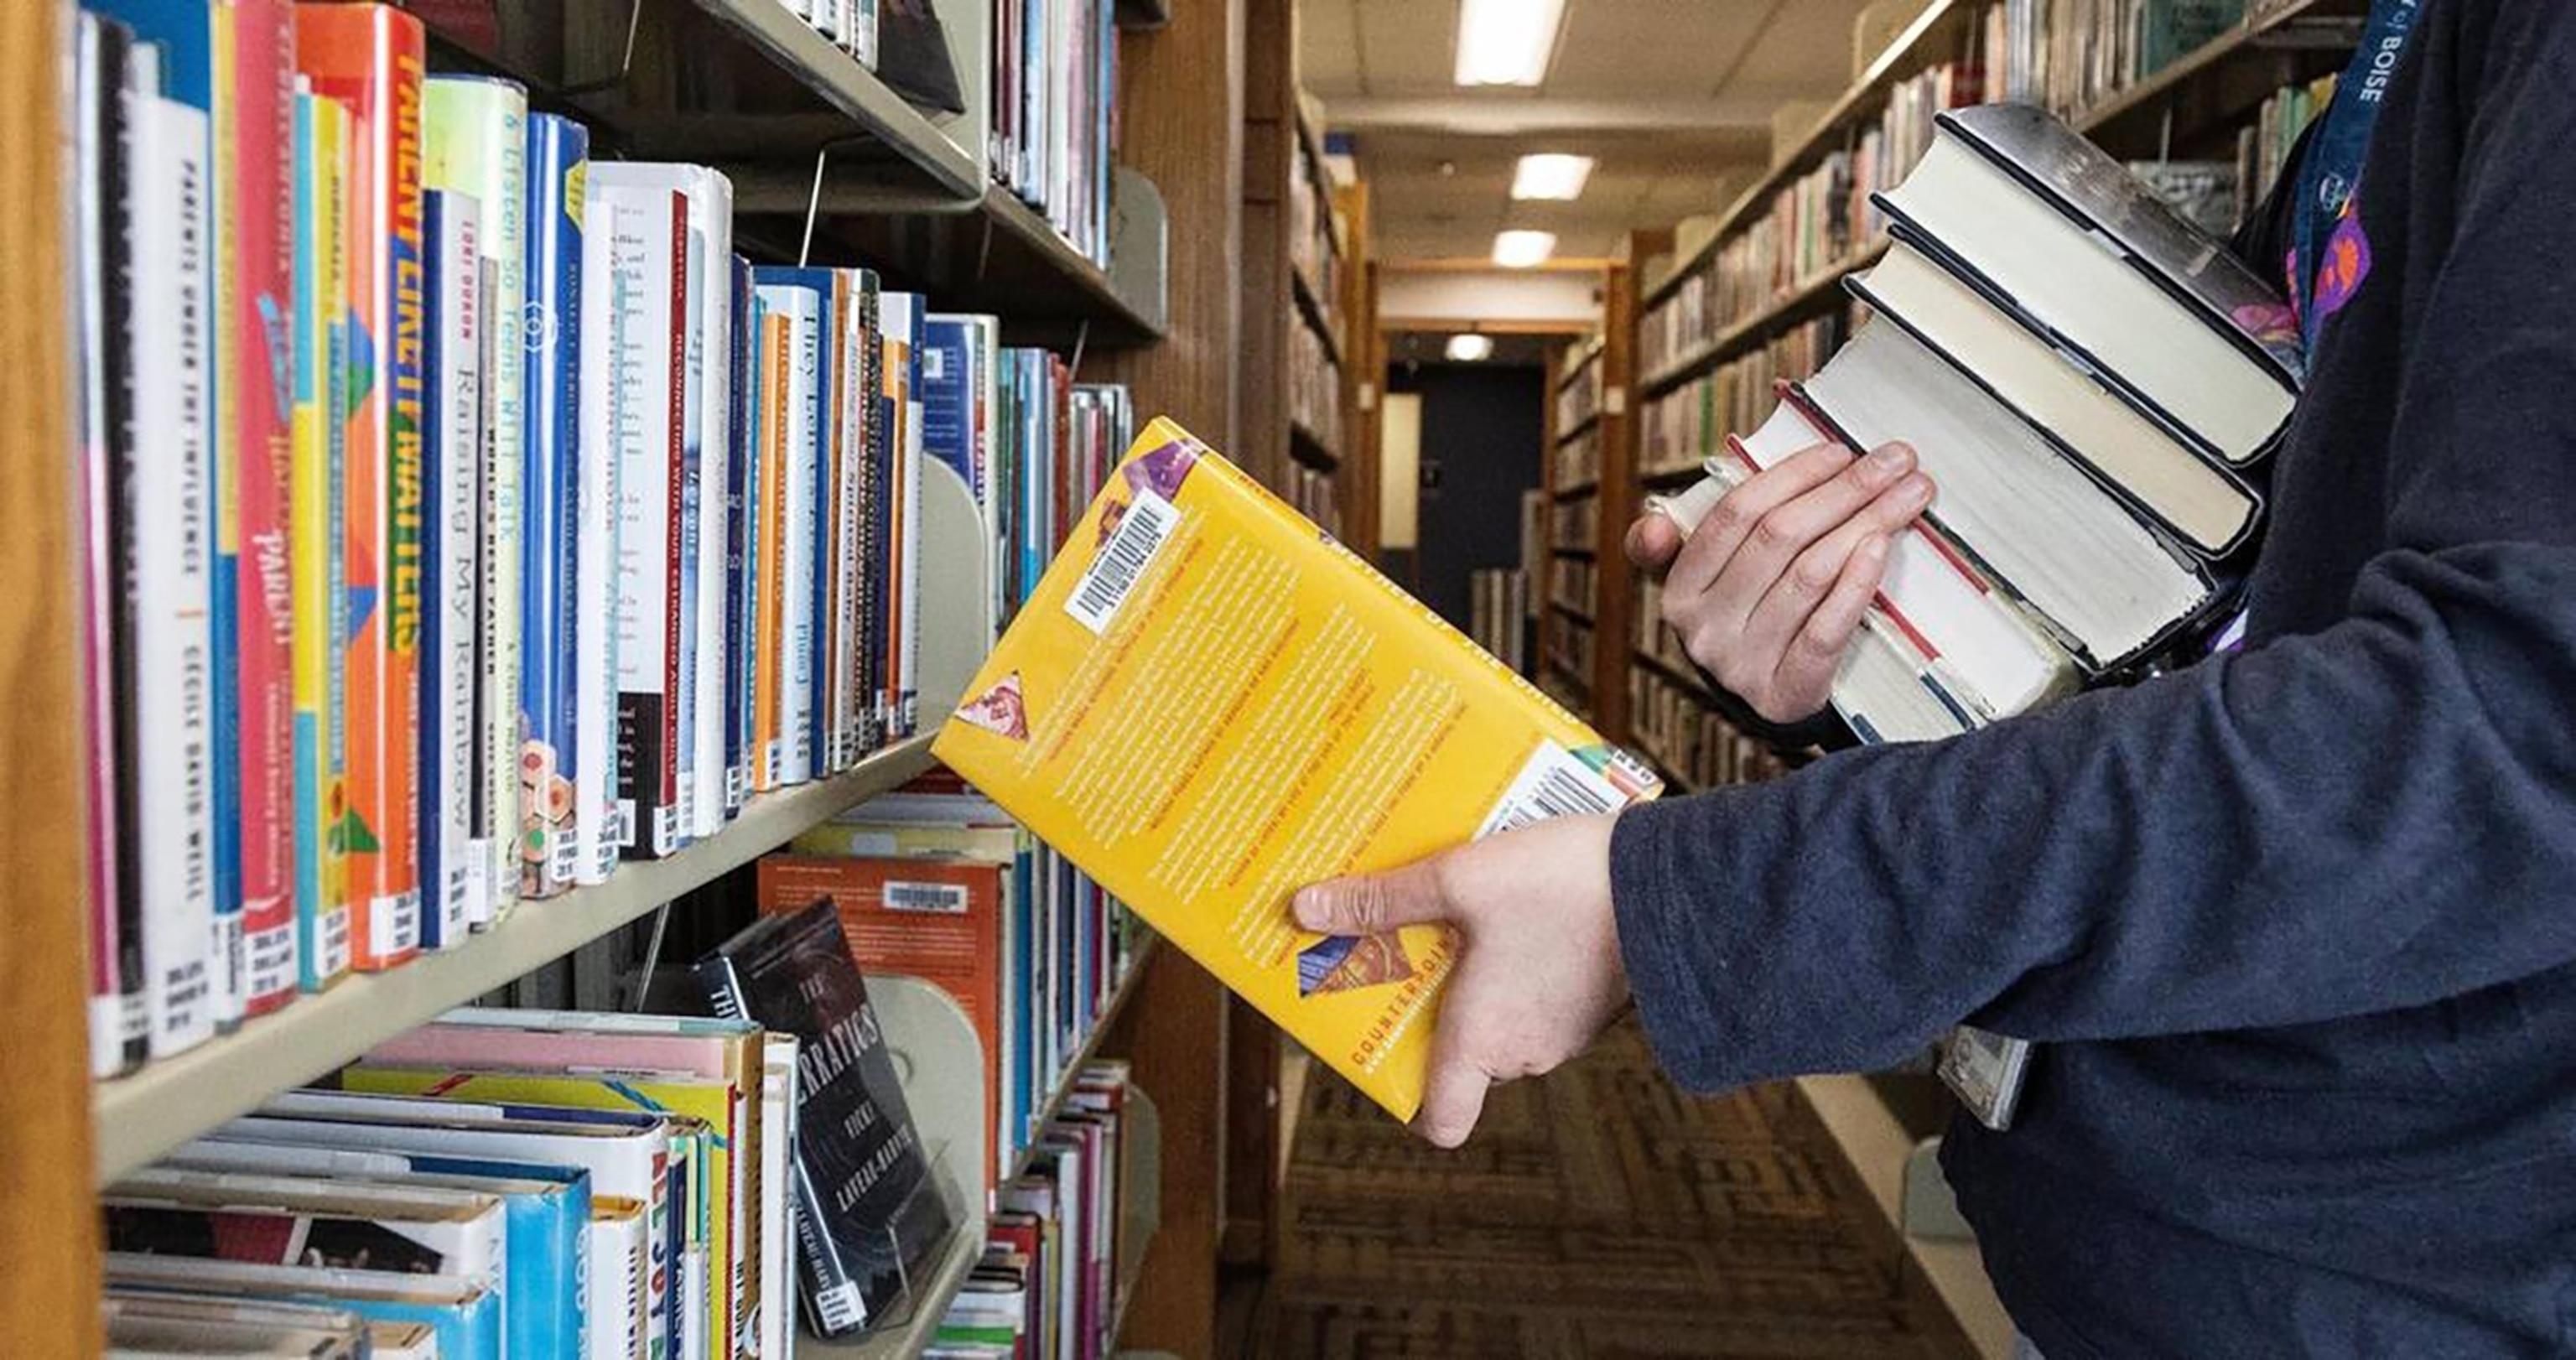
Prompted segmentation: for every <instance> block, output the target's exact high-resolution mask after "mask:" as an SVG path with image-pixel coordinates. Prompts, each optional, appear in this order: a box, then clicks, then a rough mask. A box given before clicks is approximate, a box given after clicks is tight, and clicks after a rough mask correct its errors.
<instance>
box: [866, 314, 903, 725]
mask: <svg viewBox="0 0 2576 1360" xmlns="http://www.w3.org/2000/svg"><path fill="white" fill-rule="evenodd" d="M873 296H874V299H875V303H876V306H875V308H874V310H873V311H872V312H871V313H870V316H869V327H868V354H867V363H868V391H869V392H870V393H871V394H873V399H872V400H871V401H870V402H869V405H868V486H867V497H868V514H867V531H866V532H867V542H866V544H865V551H866V553H867V568H866V570H867V593H866V595H865V597H864V598H863V599H862V600H861V601H860V608H861V610H862V612H863V617H864V618H865V619H866V621H867V622H866V638H865V642H864V645H863V646H862V648H861V650H860V655H861V657H862V658H863V661H864V664H865V666H866V668H867V669H866V676H867V680H866V684H867V711H868V731H869V733H870V734H871V737H872V739H873V740H874V741H875V742H877V743H884V742H887V741H890V740H892V738H893V735H894V704H893V685H892V681H891V678H890V677H889V676H888V675H887V673H886V641H885V618H886V592H887V591H888V590H889V589H891V588H892V585H893V581H894V573H893V571H892V570H891V569H890V565H889V562H888V559H887V553H888V551H889V548H888V545H889V544H890V543H891V542H892V541H893V539H892V534H893V530H894V493H895V485H894V452H895V440H896V437H897V432H898V431H899V430H900V428H901V422H900V420H899V418H898V407H899V402H900V394H899V393H898V392H897V391H896V390H895V387H896V383H897V376H896V375H897V369H896V366H895V364H894V363H893V355H894V348H893V344H892V339H891V337H890V335H889V329H890V327H892V326H894V325H896V324H898V320H897V319H898V318H899V316H900V315H901V309H902V306H903V300H902V299H901V298H889V297H888V296H887V295H886V294H885V293H883V292H882V291H879V292H876V293H874V294H873Z"/></svg>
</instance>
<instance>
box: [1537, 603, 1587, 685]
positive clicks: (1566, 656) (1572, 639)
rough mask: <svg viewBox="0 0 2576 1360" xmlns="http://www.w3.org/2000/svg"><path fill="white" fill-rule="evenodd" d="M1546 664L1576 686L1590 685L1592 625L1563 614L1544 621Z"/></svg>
mask: <svg viewBox="0 0 2576 1360" xmlns="http://www.w3.org/2000/svg"><path fill="white" fill-rule="evenodd" d="M1546 637H1547V639H1548V641H1547V664H1548V665H1549V666H1550V667H1552V668H1554V669H1555V671H1556V672H1557V674H1559V675H1561V676H1563V677H1565V678H1566V679H1569V680H1572V681H1574V682H1575V683H1576V684H1579V685H1589V684H1590V683H1592V660H1593V656H1594V653H1593V650H1592V649H1593V646H1594V639H1593V636H1592V625H1591V623H1590V622H1588V621H1586V620H1584V619H1577V618H1570V617H1568V616H1566V615H1564V614H1558V615H1557V616H1556V617H1554V618H1552V619H1549V620H1547V632H1546Z"/></svg>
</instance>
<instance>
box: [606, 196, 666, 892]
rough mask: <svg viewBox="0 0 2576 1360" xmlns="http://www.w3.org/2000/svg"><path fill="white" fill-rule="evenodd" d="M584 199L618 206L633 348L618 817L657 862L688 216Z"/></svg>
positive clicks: (620, 284)
mask: <svg viewBox="0 0 2576 1360" xmlns="http://www.w3.org/2000/svg"><path fill="white" fill-rule="evenodd" d="M590 192H592V193H594V194H601V195H604V196H612V197H616V198H618V199H620V200H621V201H622V204H623V210H621V211H620V212H619V213H618V215H617V217H616V218H615V225H614V230H615V231H616V233H617V234H616V236H615V238H614V239H613V240H612V242H611V244H610V249H611V250H613V251H614V252H616V255H617V260H616V265H615V268H616V275H615V280H614V282H613V283H612V285H611V286H612V287H614V288H616V289H618V290H619V293H620V302H621V307H622V308H629V309H631V311H632V315H631V317H630V318H629V319H630V320H631V322H632V330H631V331H630V332H629V338H631V340H632V341H633V343H631V344H623V345H620V347H619V353H618V356H617V359H616V373H615V378H614V381H615V382H616V383H617V384H618V386H619V389H620V392H619V395H620V397H621V399H623V412H624V415H625V416H626V417H627V418H625V419H621V420H619V421H618V423H617V431H618V438H617V461H618V486H617V609H616V617H617V689H618V734H619V735H618V744H619V745H620V746H621V747H622V748H623V749H624V750H625V751H627V752H628V753H629V754H630V756H631V757H632V760H631V762H625V763H622V765H621V768H620V770H619V776H620V779H621V782H622V784H623V786H624V789H625V795H624V796H623V797H622V798H621V800H620V802H621V804H622V807H621V812H620V819H621V820H622V821H623V822H624V823H625V826H626V830H627V832H628V844H629V845H630V846H631V847H633V848H634V849H636V850H638V851H639V852H649V853H651V854H657V855H659V854H668V853H670V852H671V851H672V850H673V849H676V848H677V846H676V844H675V839H676V835H675V833H676V832H677V829H678V823H677V818H676V812H677V810H676V809H675V808H674V807H673V806H672V805H671V803H670V802H669V801H667V800H665V799H664V798H663V797H662V793H663V791H664V790H665V789H668V788H670V787H671V784H672V780H671V778H670V770H669V766H670V762H671V759H672V755H673V753H672V752H671V751H670V750H669V749H668V747H667V746H665V745H663V743H662V742H661V740H660V737H659V735H658V734H659V732H660V731H661V729H662V727H663V721H662V709H663V706H664V705H666V704H669V703H671V702H673V701H675V700H676V699H677V698H678V696H677V695H675V694H672V693H670V692H669V691H668V690H667V689H666V688H665V681H666V678H667V675H668V666H667V662H668V660H669V657H670V654H671V648H672V646H673V645H674V642H675V639H674V638H673V636H672V631H673V630H672V627H671V624H672V609H673V608H674V606H675V603H676V602H675V601H674V600H673V599H672V595H671V582H672V577H673V567H674V565H675V563H674V559H673V556H672V554H673V552H674V545H673V542H672V532H671V530H672V526H673V524H674V523H675V520H676V512H677V509H678V507H677V506H675V505H674V504H673V503H672V494H671V492H672V482H673V478H672V471H673V466H674V462H675V460H676V459H677V458H678V457H679V456H680V447H679V443H678V440H677V438H676V436H677V435H678V434H679V433H680V424H679V422H680V418H681V415H682V412H681V409H680V405H681V403H682V402H683V401H685V399H686V393H685V391H684V384H685V381H686V380H685V378H684V376H683V374H682V371H681V366H680V365H679V364H677V363H675V357H676V356H675V352H674V346H675V343H678V342H684V340H685V337H683V336H680V335H679V334H678V333H677V327H678V325H679V321H680V310H681V309H682V308H683V307H685V305H686V297H685V289H684V288H683V289H682V290H680V291H679V292H677V293H675V291H674V280H673V277H672V266H673V261H674V259H675V258H677V257H678V256H679V254H680V253H681V252H684V251H685V250H686V249H687V248H688V247H687V239H686V233H687V218H686V210H685V208H684V207H682V206H680V205H678V204H676V202H675V196H674V195H673V193H672V191H671V190H669V189H667V188H661V189H657V188H650V187H644V186H636V187H634V188H632V189H630V188H627V187H626V186H624V185H615V184H610V183H606V182H604V179H603V177H601V176H598V175H594V176H593V178H592V182H591V186H590Z"/></svg>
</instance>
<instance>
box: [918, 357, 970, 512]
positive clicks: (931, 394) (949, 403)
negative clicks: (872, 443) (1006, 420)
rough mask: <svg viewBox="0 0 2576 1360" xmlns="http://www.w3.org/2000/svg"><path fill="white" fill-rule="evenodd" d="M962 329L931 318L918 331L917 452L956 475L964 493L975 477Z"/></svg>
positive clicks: (968, 388) (966, 362)
mask: <svg viewBox="0 0 2576 1360" xmlns="http://www.w3.org/2000/svg"><path fill="white" fill-rule="evenodd" d="M967 329H968V323H967V322H966V321H965V320H964V319H963V318H959V317H941V316H934V317H932V318H930V322H929V324H928V325H927V326H925V327H924V328H923V340H922V350H923V353H922V356H921V451H922V453H923V454H925V455H927V456H929V457H931V458H936V459H938V460H939V461H940V462H943V463H946V464H947V465H948V466H950V467H951V468H954V469H956V471H957V475H958V477H959V478H961V479H963V480H964V481H965V483H966V487H967V489H968V490H970V491H971V490H974V489H975V487H976V484H977V478H976V474H975V415H974V398H973V384H974V360H973V358H972V357H971V355H970V354H969V353H968V350H967V344H968V341H967V334H966V332H967Z"/></svg>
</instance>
